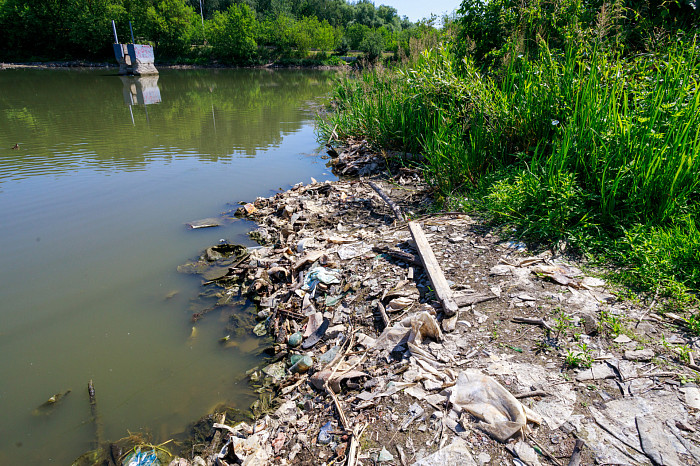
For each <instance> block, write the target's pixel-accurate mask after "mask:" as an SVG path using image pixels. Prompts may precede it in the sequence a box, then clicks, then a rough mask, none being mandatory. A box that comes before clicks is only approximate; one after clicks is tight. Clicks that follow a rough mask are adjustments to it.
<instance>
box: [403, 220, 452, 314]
mask: <svg viewBox="0 0 700 466" xmlns="http://www.w3.org/2000/svg"><path fill="white" fill-rule="evenodd" d="M408 229H409V230H410V231H411V235H412V236H413V241H415V242H416V248H417V249H418V255H419V256H420V260H421V262H422V263H423V268H425V272H426V273H427V274H428V278H429V279H430V283H431V284H432V285H433V290H434V291H435V296H437V298H438V300H439V301H440V304H442V309H443V311H445V315H446V316H447V317H452V316H453V315H455V314H456V313H457V311H458V310H459V307H458V306H457V303H455V301H454V299H453V297H452V290H451V289H450V285H448V284H447V279H446V278H445V275H444V274H443V273H442V269H441V268H440V264H438V261H437V259H436V258H435V253H433V249H432V248H431V247H430V244H429V243H428V238H426V237H425V233H423V229H422V228H421V226H420V225H419V224H418V223H416V222H408Z"/></svg>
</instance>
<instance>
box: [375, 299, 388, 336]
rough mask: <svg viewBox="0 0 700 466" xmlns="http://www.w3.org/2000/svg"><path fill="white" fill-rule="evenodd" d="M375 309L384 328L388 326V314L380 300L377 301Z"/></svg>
mask: <svg viewBox="0 0 700 466" xmlns="http://www.w3.org/2000/svg"><path fill="white" fill-rule="evenodd" d="M377 311H378V312H379V316H380V317H381V318H382V323H383V324H384V328H382V330H384V329H385V328H387V327H388V326H389V316H388V315H387V314H386V309H384V305H383V304H382V302H381V301H378V302H377Z"/></svg>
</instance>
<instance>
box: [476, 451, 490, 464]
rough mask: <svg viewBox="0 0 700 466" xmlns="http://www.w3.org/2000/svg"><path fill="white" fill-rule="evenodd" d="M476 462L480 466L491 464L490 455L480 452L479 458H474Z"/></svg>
mask: <svg viewBox="0 0 700 466" xmlns="http://www.w3.org/2000/svg"><path fill="white" fill-rule="evenodd" d="M476 462H477V463H479V465H480V466H483V465H485V464H488V463H490V462H491V455H489V454H488V453H486V452H481V453H479V456H477V457H476Z"/></svg>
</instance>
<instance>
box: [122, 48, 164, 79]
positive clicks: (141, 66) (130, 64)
mask: <svg viewBox="0 0 700 466" xmlns="http://www.w3.org/2000/svg"><path fill="white" fill-rule="evenodd" d="M113 46H114V56H115V57H116V58H117V61H118V62H119V74H133V75H136V76H144V75H149V74H158V70H157V69H156V67H155V65H154V64H153V62H154V61H155V56H154V54H153V47H151V46H150V45H142V44H118V43H117V44H113Z"/></svg>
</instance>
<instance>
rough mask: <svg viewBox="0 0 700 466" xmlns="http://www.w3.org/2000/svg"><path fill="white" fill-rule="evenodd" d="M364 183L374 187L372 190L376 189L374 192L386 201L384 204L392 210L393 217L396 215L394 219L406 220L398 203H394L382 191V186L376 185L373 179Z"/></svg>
mask: <svg viewBox="0 0 700 466" xmlns="http://www.w3.org/2000/svg"><path fill="white" fill-rule="evenodd" d="M366 183H367V184H368V185H369V186H370V188H372V189H374V191H376V193H377V194H379V197H381V198H382V199H383V200H384V202H386V205H388V206H389V207H390V208H391V210H392V211H393V212H394V217H396V220H398V221H399V222H404V221H406V217H404V215H403V212H401V208H400V207H399V206H398V205H396V203H395V202H394V201H392V200H391V198H390V197H389V196H387V195H386V193H385V192H384V191H382V188H380V187H379V186H377V184H376V183H374V182H373V181H367V182H366Z"/></svg>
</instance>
